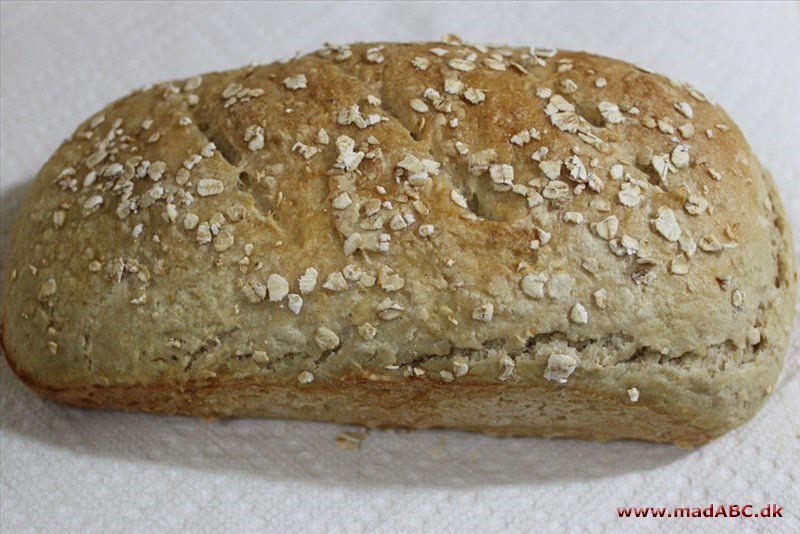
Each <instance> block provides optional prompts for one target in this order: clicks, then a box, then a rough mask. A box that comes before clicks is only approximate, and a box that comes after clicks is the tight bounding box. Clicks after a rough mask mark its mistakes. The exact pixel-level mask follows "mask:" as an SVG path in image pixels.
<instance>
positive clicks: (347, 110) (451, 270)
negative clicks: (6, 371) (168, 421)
mask: <svg viewBox="0 0 800 534" xmlns="http://www.w3.org/2000/svg"><path fill="white" fill-rule="evenodd" d="M473 55H474V57H472V56H473ZM15 231H16V232H18V235H19V237H20V239H22V240H23V242H24V244H18V243H12V246H11V252H10V257H9V263H8V269H7V271H8V277H7V279H6V281H5V284H4V290H3V291H4V298H3V310H2V312H3V323H4V327H5V328H4V332H3V345H4V347H5V348H6V349H8V350H6V356H7V358H8V359H9V362H11V364H12V367H13V368H14V370H15V372H17V374H18V375H19V376H21V377H23V379H24V380H25V381H26V383H28V384H29V385H31V386H32V387H33V388H34V389H36V390H37V391H39V392H40V393H42V394H43V395H45V396H48V397H50V398H54V399H56V400H61V401H65V402H70V403H74V404H79V405H86V406H98V407H110V408H121V409H139V410H146V411H163V412H168V413H187V414H194V415H224V414H228V415H265V416H286V417H308V418H314V419H325V420H335V421H342V422H354V423H359V422H360V423H363V424H369V425H409V426H425V427H427V426H445V427H456V428H469V429H482V430H485V431H494V432H505V433H519V434H531V435H571V436H580V437H595V438H598V439H611V438H615V437H616V438H625V437H630V438H638V439H653V440H658V441H673V442H676V443H682V444H696V443H700V442H702V441H705V440H707V439H709V438H711V437H714V436H717V435H719V434H721V433H723V432H725V431H726V430H728V429H730V428H732V427H733V426H736V425H738V424H740V423H741V422H742V421H744V420H746V419H747V418H749V417H750V416H752V414H753V413H755V411H756V409H757V408H758V406H759V405H760V404H761V403H762V402H763V399H764V397H765V395H766V394H767V393H768V391H769V389H770V388H771V386H772V384H774V382H775V380H776V379H777V375H778V373H779V371H780V368H781V365H782V361H783V355H784V353H785V348H786V343H787V342H788V338H789V329H790V327H791V318H792V314H793V307H794V291H795V289H794V288H795V282H796V273H795V268H794V265H793V257H792V254H791V252H790V250H791V243H790V239H791V237H790V235H789V230H788V227H787V226H786V223H785V218H784V216H783V211H782V207H781V205H780V200H779V198H778V197H777V194H776V193H775V190H774V184H773V183H772V181H771V179H770V178H769V176H768V174H767V173H766V171H764V170H763V169H762V167H761V166H760V164H759V163H758V161H757V159H756V158H755V156H754V155H753V154H752V152H751V150H750V148H749V147H748V145H747V143H746V141H745V140H744V138H743V137H742V134H741V132H740V131H739V130H738V128H737V127H736V126H735V124H733V122H732V121H731V120H730V118H729V117H728V116H727V115H726V114H725V112H724V111H723V110H721V109H720V108H719V107H718V106H716V105H714V104H712V103H709V102H708V101H707V100H706V98H705V97H703V96H702V95H700V94H699V93H697V92H696V91H694V90H693V89H691V88H690V87H688V86H684V85H680V84H676V83H674V82H671V81H670V80H668V79H666V78H664V77H661V76H658V75H654V74H651V73H648V72H644V71H642V70H640V69H637V68H635V67H634V66H632V65H629V64H627V63H623V62H619V61H616V60H611V59H607V58H602V57H599V56H594V55H591V54H586V53H575V52H555V53H551V52H550V51H544V50H538V51H533V50H531V51H529V50H527V49H505V48H486V47H482V46H477V45H467V44H463V43H460V42H457V41H453V42H449V43H411V44H387V43H383V44H377V45H376V44H356V45H352V46H350V47H339V48H326V49H325V50H322V51H320V52H317V53H314V54H310V55H308V56H304V57H301V58H297V59H294V60H292V61H289V62H285V63H276V64H272V65H266V66H254V67H249V68H246V69H240V70H234V71H228V72H220V73H211V74H207V75H204V76H203V77H202V78H200V77H198V78H193V79H191V80H184V81H179V82H172V83H165V84H160V85H158V86H154V87H151V88H148V89H145V90H141V91H138V92H136V93H134V94H132V95H131V96H129V97H126V98H124V99H122V100H119V101H117V102H115V103H113V104H111V105H110V106H108V107H107V108H106V109H105V110H103V111H102V112H101V113H100V114H98V115H97V116H95V117H93V118H92V119H90V120H89V121H87V122H86V123H85V124H83V125H82V126H81V127H80V128H79V129H78V131H77V132H76V134H75V135H73V136H72V137H71V138H70V139H69V140H67V141H66V142H65V143H64V144H63V145H62V147H60V148H59V150H58V151H57V152H56V154H55V155H54V156H53V157H52V158H51V160H50V161H49V162H48V163H47V164H46V165H45V166H44V168H43V169H42V171H41V172H40V174H39V176H38V177H37V179H36V181H35V182H34V184H33V185H32V187H31V189H30V191H29V193H28V196H27V198H26V201H25V205H24V207H23V209H22V212H21V215H20V219H19V222H18V223H17V226H16V227H15ZM315 272H316V278H317V280H316V282H315V283H313V279H314V273H315ZM12 353H13V354H17V355H20V356H19V357H18V358H17V359H16V360H15V359H14V358H13V357H12V356H11V354H12ZM409 392H410V393H409ZM412 393H413V394H412ZM290 397H292V398H293V399H295V400H291V399H290ZM347 399H350V401H352V400H353V399H359V402H360V403H362V404H363V405H364V406H365V408H364V410H367V411H364V412H359V411H358V410H353V409H351V408H352V406H351V407H350V408H348V404H347ZM399 399H404V401H403V402H405V403H406V404H405V406H406V407H405V409H404V410H403V413H402V414H401V413H398V412H397V411H396V410H395V411H392V410H389V409H387V408H386V407H387V406H395V405H396V403H397V401H398V400H399ZM525 399H538V401H537V402H539V404H538V405H534V404H530V403H528V402H526V400H525ZM545 401H546V402H545ZM322 406H336V408H333V409H329V410H328V411H325V410H324V409H323V408H322ZM367 412H368V413H367ZM470 414H472V415H470ZM654 422H657V423H654Z"/></svg>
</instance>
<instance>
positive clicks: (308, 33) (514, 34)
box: [0, 2, 800, 534]
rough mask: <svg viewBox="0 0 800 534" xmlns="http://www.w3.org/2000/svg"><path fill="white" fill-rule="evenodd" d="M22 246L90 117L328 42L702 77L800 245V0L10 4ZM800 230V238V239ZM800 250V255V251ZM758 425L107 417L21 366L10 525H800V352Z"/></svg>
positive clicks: (11, 157)
mask: <svg viewBox="0 0 800 534" xmlns="http://www.w3.org/2000/svg"><path fill="white" fill-rule="evenodd" d="M0 14H1V15H2V16H1V19H2V22H1V31H0V33H1V34H2V69H1V71H0V72H1V74H0V84H1V85H2V96H1V98H0V105H1V107H2V109H1V115H2V132H1V137H0V181H1V183H2V188H1V192H2V232H0V234H1V235H2V238H3V247H4V251H3V257H5V241H6V237H7V234H8V231H9V227H10V224H11V221H13V219H14V217H15V215H16V212H17V206H18V203H19V200H20V198H21V195H22V194H23V193H24V190H25V188H26V186H27V185H28V184H29V182H30V180H31V179H32V178H33V177H34V176H35V174H36V172H37V171H38V169H39V167H40V166H41V165H42V164H43V163H44V162H45V161H46V159H47V158H48V157H49V156H50V154H51V153H52V152H53V151H54V150H55V149H56V147H57V146H58V144H59V143H60V141H61V140H62V139H63V138H65V137H67V136H68V135H69V134H70V133H72V131H73V129H74V128H75V126H77V124H78V123H79V122H80V121H82V120H83V119H85V118H86V117H88V116H89V115H91V114H92V113H94V112H96V111H97V110H98V109H100V108H101V107H102V106H103V105H105V104H106V103H107V102H109V101H110V100H112V99H116V98H118V97H121V96H123V95H125V94H126V93H128V92H129V91H130V90H131V89H133V88H135V87H139V86H142V85H145V84H148V83H150V82H155V81H160V80H167V79H171V78H181V77H187V76H191V75H194V74H197V73H201V72H204V71H209V70H216V69H227V68H232V67H236V66H240V65H243V64H247V63H250V62H252V61H256V62H264V63H266V62H271V61H273V60H276V59H279V58H283V57H287V56H291V55H293V54H294V53H295V52H296V51H301V52H304V53H305V52H310V51H312V50H314V49H316V48H318V47H319V46H321V45H322V43H323V42H324V41H332V42H338V43H342V42H348V41H355V40H427V39H437V38H439V37H440V36H441V35H442V34H443V33H446V32H455V33H459V34H460V35H462V37H464V38H465V39H468V40H470V41H475V42H494V43H502V42H506V43H509V44H515V45H529V44H536V45H547V46H555V47H560V48H561V47H563V48H570V49H587V50H590V51H593V52H598V53H602V54H605V55H609V56H612V57H619V58H622V59H626V60H629V61H633V62H636V63H639V64H642V65H645V66H648V67H650V68H652V69H654V70H656V71H658V72H661V73H664V74H667V75H670V76H672V77H674V78H677V79H681V80H687V81H690V82H692V83H693V85H695V86H696V87H697V88H698V89H700V90H701V91H703V92H705V93H706V94H708V95H711V96H712V97H714V98H715V99H716V100H717V101H718V102H719V103H721V104H722V105H723V107H725V108H726V109H727V110H728V112H729V113H730V114H731V115H732V117H733V118H734V119H735V120H736V121H737V122H738V124H739V125H740V126H741V127H742V129H743V130H744V132H745V134H746V136H747V137H748V139H749V140H750V142H751V144H752V145H753V147H754V149H755V151H756V153H757V154H758V155H759V156H760V158H761V159H762V161H763V162H764V163H766V165H767V166H768V167H770V168H771V169H772V170H773V172H774V175H775V178H776V180H777V181H778V185H779V189H780V190H781V192H782V194H783V198H784V202H785V204H786V207H787V211H788V212H789V213H790V217H791V221H792V226H793V228H794V233H795V236H800V224H799V223H800V200H799V199H800V8H799V7H798V4H797V3H796V2H791V3H789V2H784V3H775V4H770V3H766V2H761V3H759V4H748V3H742V2H739V3H731V4H728V3H713V4H703V3H698V2H692V3H689V2H687V3H680V4H657V3H654V2H653V3H650V2H646V3H645V2H643V3H626V4H605V3H591V4H579V3H575V2H572V3H568V4H567V3H560V4H549V3H548V4H543V3H537V4H524V3H523V4H511V5H498V4H495V5H489V4H479V3H450V4H434V3H425V4H423V3H415V4H413V5H412V4H405V5H401V4H391V5H390V4H368V3H337V4H310V3H307V4H306V3H298V4H295V5H289V4H277V3H272V4H255V3H247V4H230V3H229V4H225V5H211V4H190V3H185V4H172V5H164V4H149V3H148V4H144V3H141V4H138V3H136V4H134V3H122V2H119V3H115V4H108V5H102V4H99V3H91V4H78V3H67V2H65V3H59V4H49V5H42V4H33V3H25V4H23V3H15V4H12V3H3V4H2V8H0ZM795 243H797V240H796V241H795ZM797 250H798V249H797V244H795V251H797ZM795 330H796V335H795V339H794V341H793V344H792V347H791V349H790V353H789V355H788V358H787V364H786V368H785V370H784V372H783V374H782V375H781V378H780V381H779V383H778V385H777V387H776V388H775V392H774V394H773V395H772V397H771V398H770V399H769V401H768V402H767V404H766V406H765V407H764V409H763V410H762V411H761V412H760V413H759V415H758V416H757V417H756V419H755V420H753V421H752V422H750V423H749V424H747V425H745V426H744V427H742V428H739V429H737V430H734V431H733V432H731V433H730V434H728V435H726V436H724V437H723V438H721V439H719V440H717V441H715V442H712V443H711V444H709V445H707V446H705V447H703V448H701V449H698V450H694V451H683V450H679V449H677V448H674V447H671V446H660V445H652V444H645V443H626V442H622V443H610V444H598V443H585V442H580V441H574V440H556V441H548V440H539V439H495V438H490V437H485V436H479V435H472V434H465V433H458V432H441V431H426V432H416V433H411V434H406V433H399V432H398V433H395V432H371V433H370V435H369V437H368V439H367V440H366V441H364V443H363V444H362V448H361V450H360V451H348V450H342V449H340V448H338V447H336V446H335V445H334V439H335V437H336V436H337V434H338V433H339V431H340V430H341V428H340V427H338V426H335V425H322V424H313V423H297V422H292V423H290V422H283V421H258V420H236V421H226V422H218V423H212V424H206V423H203V422H201V421H196V420H192V419H187V418H165V417H157V416H146V415H134V414H120V413H102V412H86V411H82V410H77V409H72V408H66V407H62V406H58V405H55V404H52V403H48V402H44V401H42V400H39V399H38V398H37V397H35V396H34V395H33V394H32V393H30V392H29V391H28V390H26V389H25V388H24V386H22V385H21V383H20V382H19V381H18V380H17V379H16V378H15V377H14V376H13V373H11V371H10V370H9V368H8V366H7V364H6V363H5V361H4V360H3V361H2V363H0V380H1V381H0V387H1V389H0V408H1V409H2V413H1V414H0V425H1V426H0V447H1V448H0V498H1V502H0V531H2V532H3V534H11V533H16V532H59V533H64V532H66V533H69V532H81V533H83V532H87V533H88V532H112V531H113V532H179V531H180V532H201V533H202V532H224V531H229V532H253V531H261V532H281V533H282V532H370V533H372V532H551V531H552V532H577V531H587V532H609V531H611V532H613V531H621V530H623V529H625V530H628V529H631V530H637V531H644V532H647V531H655V530H656V529H659V530H671V531H679V530H680V531H689V532H714V531H719V530H722V529H733V530H741V531H764V532H766V531H770V532H792V531H793V532H798V531H800V497H799V494H800V487H799V486H800V466H799V465H798V464H799V460H798V459H799V458H800V415H798V414H799V413H800V400H799V399H800V376H798V370H799V369H800V365H799V364H798V358H799V357H800V346H799V345H798V339H797V328H795ZM712 502H713V503H739V504H744V503H753V504H756V505H761V504H765V503H772V502H777V503H779V504H781V505H782V506H783V509H784V516H786V517H784V518H783V519H749V520H743V519H738V520H734V519H723V518H719V519H700V520H698V519H658V520H656V519H634V518H631V519H618V518H617V517H616V507H617V506H706V505H708V504H709V503H712Z"/></svg>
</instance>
